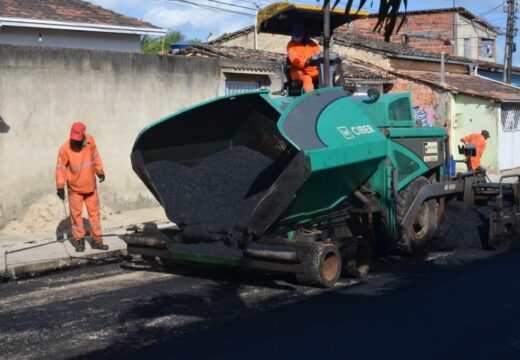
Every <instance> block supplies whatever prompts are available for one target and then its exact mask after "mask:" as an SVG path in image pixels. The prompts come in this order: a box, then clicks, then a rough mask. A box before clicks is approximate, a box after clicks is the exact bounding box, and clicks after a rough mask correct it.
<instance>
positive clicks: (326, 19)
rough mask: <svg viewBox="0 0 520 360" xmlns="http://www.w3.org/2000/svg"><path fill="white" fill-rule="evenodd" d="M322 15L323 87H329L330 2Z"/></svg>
mask: <svg viewBox="0 0 520 360" xmlns="http://www.w3.org/2000/svg"><path fill="white" fill-rule="evenodd" d="M324 11H325V13H324V14H323V72H324V74H323V86H324V87H329V86H330V84H331V81H330V80H331V79H330V54H329V48H330V1H329V2H328V3H327V5H326V6H325V9H324Z"/></svg>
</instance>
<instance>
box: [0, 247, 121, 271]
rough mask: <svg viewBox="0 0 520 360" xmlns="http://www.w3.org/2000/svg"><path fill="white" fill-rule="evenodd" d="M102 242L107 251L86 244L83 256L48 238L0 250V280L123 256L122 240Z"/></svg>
mask: <svg viewBox="0 0 520 360" xmlns="http://www.w3.org/2000/svg"><path fill="white" fill-rule="evenodd" d="M104 243H105V244H107V245H108V246H109V250H106V251H100V250H93V249H92V248H91V247H90V245H89V244H88V243H87V244H86V249H85V252H83V253H77V252H75V250H74V248H73V247H72V245H71V244H70V242H69V241H68V240H64V241H57V240H53V239H47V240H39V241H32V242H28V243H23V244H16V245H11V246H5V247H0V277H3V278H5V279H11V280H15V279H20V278H26V277H32V276H36V275H40V274H42V273H46V272H50V271H54V270H59V269H66V268H72V267H76V266H80V265H84V264H87V263H90V262H100V261H108V260H114V259H117V258H122V257H124V256H126V254H127V251H126V243H125V242H124V241H123V240H121V239H119V238H117V237H112V238H105V241H104Z"/></svg>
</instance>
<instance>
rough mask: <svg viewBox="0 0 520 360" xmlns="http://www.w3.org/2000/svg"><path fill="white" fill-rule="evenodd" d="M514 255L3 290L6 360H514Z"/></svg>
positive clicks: (27, 284)
mask: <svg viewBox="0 0 520 360" xmlns="http://www.w3.org/2000/svg"><path fill="white" fill-rule="evenodd" d="M519 263H520V249H519V248H514V249H509V250H508V251H503V252H489V251H483V250H479V249H465V250H459V251H457V252H455V253H449V254H448V253H442V254H439V256H437V257H436V258H434V259H432V260H430V261H429V262H426V263H422V264H411V263H408V262H406V261H404V262H403V261H399V260H398V259H383V260H381V261H379V262H378V266H377V269H376V271H375V273H374V274H373V275H371V276H370V277H369V278H368V279H366V280H363V281H361V282H352V281H349V280H344V281H342V282H341V283H340V284H339V285H338V286H337V287H336V288H333V289H329V290H321V289H313V288H309V287H302V286H299V285H296V284H295V283H294V281H293V280H292V277H290V276H274V275H271V276H269V275H264V274H255V273H249V272H246V273H244V272H239V271H238V270H221V269H215V268H204V269H199V268H192V269H188V270H182V271H181V270H174V271H170V272H168V271H161V270H158V271H142V270H141V271H135V270H128V269H123V268H121V267H120V265H119V264H107V265H101V266H88V267H83V268H79V269H75V270H71V271H64V272H58V273H54V274H50V275H47V276H43V277H39V278H35V279H30V280H25V281H19V282H8V283H3V284H0V358H2V359H33V358H34V359H69V358H72V359H96V360H99V359H299V360H300V359H323V358H328V359H347V358H348V359H520V264H519Z"/></svg>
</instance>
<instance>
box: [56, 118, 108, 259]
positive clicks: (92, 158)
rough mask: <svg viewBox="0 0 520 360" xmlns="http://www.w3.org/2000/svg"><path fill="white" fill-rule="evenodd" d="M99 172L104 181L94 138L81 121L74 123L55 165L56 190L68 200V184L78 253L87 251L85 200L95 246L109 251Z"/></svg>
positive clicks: (74, 241)
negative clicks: (104, 242)
mask: <svg viewBox="0 0 520 360" xmlns="http://www.w3.org/2000/svg"><path fill="white" fill-rule="evenodd" d="M96 175H97V177H98V178H99V182H103V181H104V180H105V172H104V170H103V162H102V161H101V157H100V156H99V153H98V151H97V147H96V143H95V141H94V138H93V137H92V136H91V135H89V134H87V133H86V126H85V124H83V123H81V122H75V123H74V124H72V128H71V130H70V139H69V140H67V141H66V142H65V143H64V144H63V145H62V146H61V148H60V151H59V153H58V161H57V164H56V189H57V194H58V197H59V198H60V199H62V200H65V183H67V193H68V196H69V209H70V220H71V225H72V237H73V239H72V244H73V246H74V247H75V249H76V251H77V252H82V251H84V250H85V240H84V237H85V229H84V227H83V216H82V215H83V203H85V205H86V207H87V212H88V221H89V224H90V233H91V234H92V239H93V240H92V248H93V249H98V250H107V249H108V245H105V244H103V238H102V230H101V222H100V204H99V196H98V192H97V184H96Z"/></svg>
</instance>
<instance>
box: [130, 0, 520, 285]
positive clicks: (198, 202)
mask: <svg viewBox="0 0 520 360" xmlns="http://www.w3.org/2000/svg"><path fill="white" fill-rule="evenodd" d="M356 16H365V15H363V14H361V15H360V14H358V15H356V14H350V15H349V16H345V15H344V14H343V13H341V14H337V12H333V15H332V16H331V17H330V18H329V20H327V19H326V20H325V23H327V22H328V23H330V24H331V25H332V28H334V27H337V26H339V25H341V24H344V23H345V22H347V21H348V20H349V19H353V18H356ZM323 18H324V17H323V9H322V8H320V7H312V6H300V5H294V4H290V3H285V2H284V3H279V4H274V5H271V6H269V7H267V8H266V9H264V10H262V11H260V12H259V17H258V19H259V21H258V29H259V31H266V32H272V33H278V34H280V33H283V34H288V33H289V32H290V29H291V27H292V23H294V22H296V21H297V22H298V23H303V24H304V26H306V28H307V29H312V31H313V34H314V33H317V34H318V35H319V34H325V33H326V32H321V31H320V30H321V29H322V28H323V26H324V20H323ZM330 19H332V21H331V20H330ZM327 36H328V35H327ZM324 44H325V46H324V53H322V54H321V55H320V56H319V57H318V58H317V59H316V61H317V63H318V64H323V65H324V66H321V67H320V69H321V71H322V72H323V71H324V70H323V69H327V68H333V66H331V65H330V58H329V59H326V57H327V56H326V55H325V53H326V52H328V46H327V45H326V44H328V39H325V42H324ZM322 76H323V74H322ZM333 77H334V73H333V72H332V74H329V76H323V78H324V79H325V80H324V86H323V87H321V88H319V89H317V90H315V91H313V92H311V93H307V94H304V95H301V96H294V97H289V96H285V97H272V96H270V94H269V92H268V91H265V90H261V91H254V92H248V93H243V94H237V95H232V96H224V97H219V98H216V99H212V100H209V101H206V102H204V103H201V104H197V105H195V106H192V107H189V108H187V109H184V110H182V111H180V112H177V113H175V114H173V115H171V116H167V117H166V118H164V119H161V120H159V121H157V122H155V123H153V124H151V125H149V126H147V127H146V128H145V129H144V130H142V131H141V133H140V134H139V135H138V137H137V139H136V141H135V144H134V147H133V150H132V154H131V160H132V165H133V169H134V171H135V172H136V174H137V175H138V176H139V178H140V179H141V180H142V181H143V183H144V184H145V185H146V186H147V187H148V189H149V190H150V191H151V193H152V194H153V195H154V196H155V198H156V199H157V200H158V201H159V202H160V204H161V205H162V206H163V207H164V209H165V212H166V214H167V216H168V218H169V219H170V220H171V221H172V222H175V223H176V224H177V225H178V228H168V229H162V230H160V231H149V232H148V231H147V230H146V229H145V230H144V231H138V232H135V233H133V234H129V235H127V236H126V237H125V240H126V241H127V243H128V251H129V253H130V254H140V255H142V256H152V257H159V258H161V259H162V260H163V261H165V262H201V263H211V264H220V265H228V266H237V267H246V268H255V269H262V270H267V271H281V272H291V273H295V274H296V276H297V279H298V280H299V281H300V282H302V283H304V284H309V285H315V286H324V287H327V286H332V285H333V284H334V283H335V282H336V281H337V280H338V278H339V277H340V275H341V274H342V273H344V274H345V273H346V274H349V275H352V276H362V275H364V274H366V272H367V271H368V268H369V259H370V254H371V253H373V252H374V251H379V250H381V249H382V250H384V251H387V252H388V251H389V252H400V253H405V254H409V255H411V256H423V255H424V254H426V253H427V252H428V249H429V248H430V244H431V241H432V237H433V236H434V234H435V232H436V229H437V228H438V226H439V224H440V222H441V220H442V217H443V203H444V199H445V198H446V197H449V196H452V197H453V196H458V197H459V198H460V199H461V200H466V201H468V202H469V203H473V202H475V201H477V200H479V199H480V200H482V201H485V200H487V199H494V200H495V208H496V209H498V210H496V211H494V212H493V214H494V215H492V219H491V223H492V224H494V226H492V227H493V229H494V230H493V234H492V238H493V239H495V238H496V239H497V240H496V241H495V244H501V243H502V241H501V239H502V238H503V236H502V235H503V233H504V232H509V233H514V232H515V231H518V230H519V229H518V226H519V225H518V224H519V215H518V194H519V186H518V183H516V184H505V183H504V184H502V183H500V184H489V182H487V181H486V178H485V177H484V176H481V174H476V173H475V172H469V173H465V174H459V175H458V176H457V177H452V178H449V176H448V174H446V172H445V169H446V164H447V158H448V157H449V153H448V143H447V135H446V132H445V130H444V129H442V128H421V127H416V123H415V121H414V117H413V111H412V107H411V100H410V95H409V94H408V93H403V94H383V95H380V94H379V93H378V91H376V90H373V91H371V92H370V94H369V95H370V96H353V95H352V94H350V93H349V92H348V91H346V90H344V89H343V88H342V87H327V86H326V85H327V83H330V82H331V80H333ZM504 204H506V205H504Z"/></svg>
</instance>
